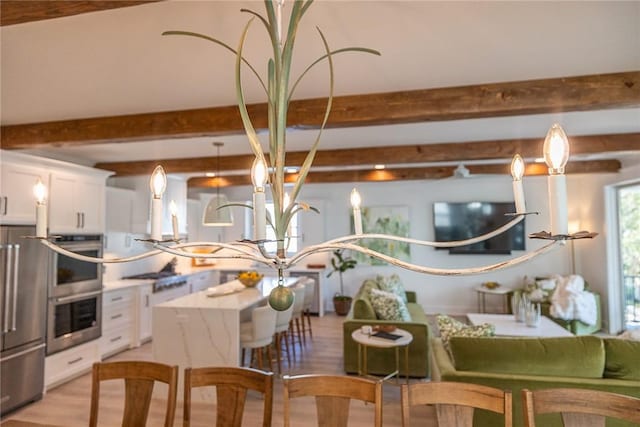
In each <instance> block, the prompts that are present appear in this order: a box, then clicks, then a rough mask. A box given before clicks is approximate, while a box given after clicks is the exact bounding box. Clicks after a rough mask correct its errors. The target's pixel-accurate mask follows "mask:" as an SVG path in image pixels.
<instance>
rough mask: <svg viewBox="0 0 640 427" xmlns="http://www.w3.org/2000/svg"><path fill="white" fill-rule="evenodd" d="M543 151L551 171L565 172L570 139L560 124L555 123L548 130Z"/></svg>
mask: <svg viewBox="0 0 640 427" xmlns="http://www.w3.org/2000/svg"><path fill="white" fill-rule="evenodd" d="M542 151H543V154H544V161H545V163H546V164H547V166H548V167H549V173H550V174H552V175H554V174H563V173H564V167H565V166H566V164H567V161H568V160H569V140H568V138H567V134H565V133H564V130H563V129H562V127H561V126H560V125H559V124H557V123H555V124H554V125H553V126H551V129H549V132H547V136H546V137H545V139H544V144H543V146H542Z"/></svg>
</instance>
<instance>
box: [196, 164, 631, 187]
mask: <svg viewBox="0 0 640 427" xmlns="http://www.w3.org/2000/svg"><path fill="white" fill-rule="evenodd" d="M454 169H455V166H433V167H416V168H392V169H384V170H356V171H353V170H352V171H330V172H311V173H309V175H307V179H306V180H305V183H306V184H318V183H337V182H365V181H406V180H422V179H443V178H449V177H451V176H452V175H453V171H454ZM467 169H469V172H470V173H471V174H472V175H487V174H492V175H493V174H496V175H507V174H509V173H510V165H508V164H486V165H469V166H467ZM619 169H620V162H619V161H617V160H594V161H585V162H570V163H568V164H567V168H566V173H567V174H577V173H606V172H618V170H619ZM547 173H548V172H547V166H546V165H544V164H540V163H536V164H530V165H527V168H526V171H525V174H526V175H527V176H536V175H546V174H547ZM296 178H297V175H296V174H287V175H286V182H291V183H293V182H295V179H296ZM460 179H470V178H460ZM236 185H251V178H250V177H249V175H248V174H244V175H229V176H221V177H220V178H204V177H196V178H190V179H189V180H188V186H189V188H216V187H218V186H220V187H230V186H236Z"/></svg>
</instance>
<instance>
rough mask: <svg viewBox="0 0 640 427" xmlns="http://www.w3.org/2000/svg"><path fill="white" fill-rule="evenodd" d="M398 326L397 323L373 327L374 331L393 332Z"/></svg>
mask: <svg viewBox="0 0 640 427" xmlns="http://www.w3.org/2000/svg"><path fill="white" fill-rule="evenodd" d="M396 329H397V328H396V326H395V325H376V326H374V327H373V330H374V331H382V332H393V331H395V330H396Z"/></svg>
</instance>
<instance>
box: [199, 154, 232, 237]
mask: <svg viewBox="0 0 640 427" xmlns="http://www.w3.org/2000/svg"><path fill="white" fill-rule="evenodd" d="M213 145H214V146H215V147H216V149H217V155H216V156H217V157H216V169H217V170H216V194H215V196H213V197H211V199H210V200H209V203H207V207H206V208H205V209H204V212H203V214H202V225H204V226H207V227H229V226H231V225H233V214H232V212H231V208H229V207H227V208H220V206H224V205H227V204H228V203H229V200H228V199H227V196H225V195H224V194H220V147H222V146H223V145H224V142H214V143H213Z"/></svg>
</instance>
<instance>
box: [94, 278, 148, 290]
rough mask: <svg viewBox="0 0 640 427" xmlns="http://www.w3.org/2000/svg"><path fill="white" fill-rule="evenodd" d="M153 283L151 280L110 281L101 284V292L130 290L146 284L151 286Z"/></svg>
mask: <svg viewBox="0 0 640 427" xmlns="http://www.w3.org/2000/svg"><path fill="white" fill-rule="evenodd" d="M153 282H155V280H153V279H123V280H110V281H108V282H103V283H102V290H104V291H112V290H114V289H124V288H131V287H134V286H142V285H146V284H152V283H153Z"/></svg>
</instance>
